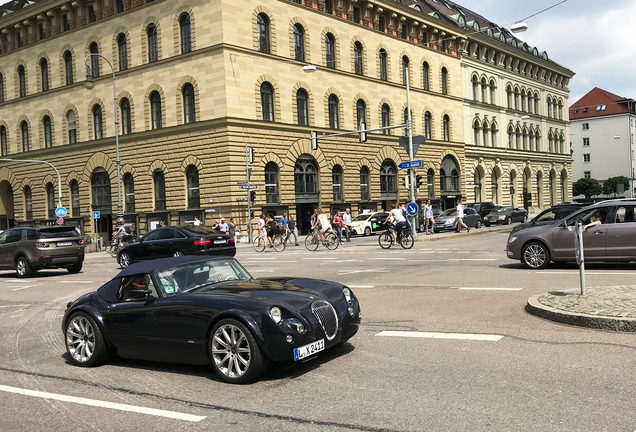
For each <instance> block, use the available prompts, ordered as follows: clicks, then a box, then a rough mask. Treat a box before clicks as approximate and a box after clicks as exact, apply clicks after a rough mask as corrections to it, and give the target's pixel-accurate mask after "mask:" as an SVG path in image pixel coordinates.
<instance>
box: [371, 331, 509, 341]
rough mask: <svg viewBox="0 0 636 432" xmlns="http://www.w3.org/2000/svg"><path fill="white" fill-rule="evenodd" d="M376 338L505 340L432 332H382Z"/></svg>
mask: <svg viewBox="0 0 636 432" xmlns="http://www.w3.org/2000/svg"><path fill="white" fill-rule="evenodd" d="M376 336H393V337H410V338H425V339H460V340H475V341H489V342H497V341H498V340H499V339H501V338H503V336H500V335H489V334H470V333H432V332H408V331H382V332H380V333H378V334H376Z"/></svg>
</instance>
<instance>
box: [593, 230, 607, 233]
mask: <svg viewBox="0 0 636 432" xmlns="http://www.w3.org/2000/svg"><path fill="white" fill-rule="evenodd" d="M604 232H605V230H601V231H594V234H603V233H604Z"/></svg>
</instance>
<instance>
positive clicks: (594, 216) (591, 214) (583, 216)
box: [566, 207, 609, 226]
mask: <svg viewBox="0 0 636 432" xmlns="http://www.w3.org/2000/svg"><path fill="white" fill-rule="evenodd" d="M608 213H609V209H608V208H606V207H600V208H593V209H589V210H586V211H583V212H580V213H578V214H576V215H574V216H571V217H569V218H568V219H567V220H566V223H567V226H574V225H576V223H577V222H578V221H581V223H582V224H583V225H587V224H589V223H591V222H594V221H596V220H600V221H601V223H607V221H606V220H605V219H606V218H607V214H608Z"/></svg>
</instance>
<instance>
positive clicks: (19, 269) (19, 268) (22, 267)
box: [15, 259, 26, 277]
mask: <svg viewBox="0 0 636 432" xmlns="http://www.w3.org/2000/svg"><path fill="white" fill-rule="evenodd" d="M15 271H16V273H18V276H20V277H23V276H24V275H25V274H26V261H25V260H24V259H19V260H18V263H17V264H16V266H15Z"/></svg>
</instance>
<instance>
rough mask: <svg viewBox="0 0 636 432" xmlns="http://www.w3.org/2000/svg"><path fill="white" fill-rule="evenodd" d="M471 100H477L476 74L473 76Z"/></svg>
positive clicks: (477, 83) (477, 85)
mask: <svg viewBox="0 0 636 432" xmlns="http://www.w3.org/2000/svg"><path fill="white" fill-rule="evenodd" d="M473 100H474V101H479V82H478V81H477V77H476V76H473Z"/></svg>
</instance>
